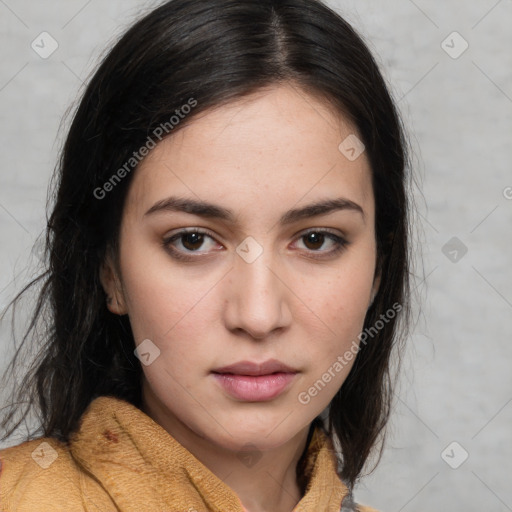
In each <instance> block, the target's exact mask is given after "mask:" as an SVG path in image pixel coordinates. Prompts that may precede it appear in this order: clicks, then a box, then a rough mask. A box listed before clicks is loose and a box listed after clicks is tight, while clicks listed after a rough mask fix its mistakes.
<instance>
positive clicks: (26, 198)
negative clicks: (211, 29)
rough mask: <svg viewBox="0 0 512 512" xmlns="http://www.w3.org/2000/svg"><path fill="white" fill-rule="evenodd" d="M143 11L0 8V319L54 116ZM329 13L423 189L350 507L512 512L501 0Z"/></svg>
mask: <svg viewBox="0 0 512 512" xmlns="http://www.w3.org/2000/svg"><path fill="white" fill-rule="evenodd" d="M156 4H157V2H144V1H142V0H124V1H121V0H111V1H109V2H100V1H99V0H91V1H88V2H87V1H85V0H67V1H63V0H60V1H56V0H52V1H46V2H42V1H41V2H36V1H34V0H32V1H29V0H0V56H1V62H2V66H1V70H0V106H1V110H0V112H1V114H0V115H1V118H0V140H1V148H2V153H1V157H2V159H1V171H0V233H1V241H2V242H1V249H0V268H2V272H1V275H0V310H2V309H3V308H4V307H5V305H6V304H7V302H8V301H9V300H10V298H11V297H12V296H13V293H14V291H15V290H19V289H20V288H21V286H22V285H23V284H24V283H25V282H26V281H27V279H28V278H29V277H30V276H31V275H33V274H34V272H35V270H34V265H35V264H36V263H37V262H38V258H37V255H38V250H37V245H36V247H35V249H33V244H34V242H35V240H36V238H37V236H38V235H39V234H40V233H41V231H42V230H43V228H44V226H45V203H46V189H47V186H48V184H49V179H50V175H51V172H52V169H53V167H54V165H55V162H56V158H57V153H58V149H59V146H60V144H61V141H62V137H63V136H64V135H65V129H66V127H67V123H64V124H63V125H62V126H60V125H61V119H62V116H63V114H64V113H65V111H66V109H67V108H68V107H69V106H70V105H71V104H72V102H73V101H75V100H76V98H77V97H78V93H79V92H80V91H81V86H82V83H83V81H84V80H85V79H86V78H87V76H88V75H89V73H90V72H91V71H92V70H93V68H94V65H95V63H96V62H97V60H98V58H99V55H100V54H101V52H103V50H104V49H105V47H106V46H107V45H108V44H109V43H110V42H111V41H112V40H113V39H114V38H115V36H116V35H117V34H119V33H120V32H121V31H122V30H123V28H124V27H126V26H127V25H128V24H130V23H131V22H132V21H133V20H134V19H135V17H136V16H137V15H138V13H140V12H141V11H144V10H145V9H146V8H148V7H150V6H151V5H156ZM328 4H329V5H331V6H332V7H334V8H335V9H336V10H338V11H339V12H340V13H341V14H342V15H344V16H345V17H346V18H347V19H348V21H350V22H352V23H353V24H354V26H355V27H356V28H357V29H358V30H359V31H360V33H362V35H363V36H364V37H365V39H366V40H367V42H368V44H369V45H370V47H371V49H372V50H373V51H374V53H375V55H376V57H377V59H378V61H379V62H380V64H381V66H382V68H383V72H384V74H385V76H386V78H387V79H388V81H389V82H390V83H391V88H392V91H393V94H394V96H395V98H396V99H397V101H398V104H399V107H400V108H401V110H402V113H403V116H404V120H405V122H406V125H407V127H408V129H409V132H410V134H411V139H412V143H413V146H414V150H415V158H414V167H415V173H416V175H417V180H418V181H419V183H420V188H421V191H422V192H421V193H419V192H417V191H416V192H415V196H416V201H417V204H418V212H419V215H418V223H417V228H416V231H417V235H416V239H417V241H416V243H417V244H418V247H419V248H421V250H420V249H417V254H418V256H417V268H416V274H417V278H416V281H415V284H414V286H416V291H417V294H418V296H419V299H420V300H421V314H420V316H419V320H418V323H417V326H416V329H415V332H414V334H413V335H412V336H411V337H410V339H409V341H408V349H407V353H406V357H405V359H404V364H403V371H402V377H401V381H400V387H399V388H398V395H397V403H396V408H395V412H394V415H393V418H392V421H391V425H390V430H389V435H388V442H387V446H386V450H385V452H384V454H383V458H382V460H381V463H380V465H379V466H378V468H377V469H376V470H375V471H374V472H373V473H372V474H371V475H370V476H369V477H367V478H365V479H363V480H362V482H361V484H360V485H359V486H358V488H357V489H356V498H357V500H358V501H361V502H362V503H367V504H370V505H372V506H374V507H376V508H379V509H380V510H381V511H382V512H399V511H405V512H413V511H425V510H441V511H448V510H450V511H452V510H453V511H481V510H485V511H496V512H499V511H507V510H512V486H511V485H510V484H511V483H512V462H511V460H512V435H511V433H512V428H511V427H512V403H511V401H512V371H511V362H512V337H511V327H512V321H511V319H512V315H511V313H512V271H511V269H510V266H511V264H512V236H511V226H512V171H511V162H512V146H511V142H512V123H511V119H512V51H511V50H512V1H511V0H500V1H496V0H475V1H473V2H462V1H456V0H450V1H440V0H438V1H435V2H427V1H426V0H416V1H415V2H413V1H412V0H392V1H386V2H382V1H377V0H371V1H365V2H361V1H359V2H356V1H355V0H350V1H348V0H347V1H330V2H328ZM43 31H47V32H48V33H49V34H51V36H52V37H53V38H54V39H55V40H56V41H57V43H58V45H59V46H58V49H57V50H56V51H55V53H53V54H52V55H51V56H50V57H49V58H47V59H43V58H41V57H40V56H39V55H38V54H37V53H36V52H35V51H34V50H33V49H32V48H31V42H32V41H33V40H34V39H36V37H37V36H38V35H39V34H40V33H41V32H43ZM454 31H457V32H458V33H459V34H460V36H459V35H455V36H454V35H450V34H452V32H454ZM461 37H462V38H463V39H461ZM39 40H40V39H39ZM443 41H446V42H445V43H444V44H443ZM464 41H466V42H467V44H468V45H469V46H468V48H467V50H466V51H465V52H464V53H462V54H461V55H460V56H459V55H458V53H460V51H461V50H462V49H463V47H464V46H463V45H464ZM47 47H48V46H47ZM443 48H445V49H446V50H448V52H450V53H451V54H452V56H450V55H449V54H448V53H447V52H446V51H445V49H443ZM454 56H457V58H453V57H454ZM59 127H60V129H59ZM507 187H508V188H507ZM453 237H456V240H455V241H452V242H451V243H450V244H448V246H446V245H445V244H447V243H448V242H449V241H450V240H451V239H452V238H453ZM420 244H421V245H420ZM465 248H466V249H467V252H466V253H465V254H464V250H465ZM454 251H455V252H454ZM4 323H5V322H4ZM1 329H2V330H1V338H0V351H1V354H2V363H1V364H2V365H4V364H5V361H6V359H7V356H8V355H9V354H10V353H11V352H12V340H11V339H10V336H9V332H8V325H2V326H1ZM452 442H456V443H457V444H456V445H451V446H449V445H450V444H451V443H452ZM448 446H449V448H448V449H447V450H445V449H446V448H447V447H448ZM466 452H467V454H468V458H467V460H465V461H464V462H463V463H462V464H461V462H462V460H463V459H464V457H465V454H466ZM443 454H444V458H443ZM448 463H449V464H451V466H458V467H457V468H456V469H454V468H452V467H451V466H450V465H449V464H448ZM459 464H460V466H459Z"/></svg>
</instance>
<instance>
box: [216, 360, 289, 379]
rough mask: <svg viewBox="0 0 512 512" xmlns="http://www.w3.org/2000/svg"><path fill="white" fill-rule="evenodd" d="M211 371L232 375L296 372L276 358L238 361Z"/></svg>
mask: <svg viewBox="0 0 512 512" xmlns="http://www.w3.org/2000/svg"><path fill="white" fill-rule="evenodd" d="M213 373H231V374H233V375H255V376H258V375H270V374H272V373H297V370H295V369H293V368H290V367H289V366H287V365H285V364H284V363H281V361H278V360H277V359H269V360H268V361H265V362H263V363H253V362H251V361H240V362H238V363H234V364H230V365H229V366H223V367H222V368H218V369H216V370H213Z"/></svg>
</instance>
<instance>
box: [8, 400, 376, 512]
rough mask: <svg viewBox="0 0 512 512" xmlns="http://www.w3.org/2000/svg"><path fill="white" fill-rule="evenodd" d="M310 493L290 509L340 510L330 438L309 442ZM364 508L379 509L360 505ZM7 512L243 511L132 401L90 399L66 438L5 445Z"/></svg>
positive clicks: (316, 436) (317, 435)
mask: <svg viewBox="0 0 512 512" xmlns="http://www.w3.org/2000/svg"><path fill="white" fill-rule="evenodd" d="M307 461H308V464H307V466H308V467H310V468H312V469H311V471H310V474H309V476H308V484H307V489H306V493H305V495H304V496H303V497H302V499H301V500H300V501H299V503H298V504H297V505H296V506H295V508H294V509H293V512H339V511H340V509H341V503H342V500H343V499H344V497H345V496H347V494H348V489H347V487H346V486H345V485H344V484H343V482H342V481H341V480H340V479H339V478H338V476H337V474H336V470H335V468H336V461H335V458H334V455H333V451H332V445H331V443H330V440H329V438H328V437H327V436H326V435H325V434H324V433H323V432H322V431H321V430H320V429H316V430H315V432H314V433H313V436H312V438H311V442H310V443H309V445H308V448H307ZM357 510H360V511H361V512H372V511H373V512H376V511H375V510H373V509H371V508H368V507H362V506H358V509H357ZM0 511H2V512H111V511H112V512H113V511H121V512H244V508H243V506H242V503H241V501H240V499H239V498H238V496H237V495H236V493H235V492H234V491H233V490H232V489H231V488H230V487H228V486H227V485H226V484H225V483H224V482H223V481H222V480H221V479H220V478H218V477H217V476H215V475H214V474H213V473H212V472H211V471H210V470H209V469H208V468H207V467H206V466H204V465H203V464H202V463H201V462H200V461H199V460H198V459H196V458H195V457H194V456H193V455H192V454H191V453H190V452H189V451H188V450H187V449H185V448H184V447H183V446H182V445H181V444H180V443H178V442H177V441H176V440H175V439H174V438H173V437H172V436H171V435H169V433H168V432H167V431H166V430H165V429H164V428H163V427H161V426H160V425H159V424H157V423H156V422H154V421H153V420H152V419H151V418H150V417H149V416H148V415H146V414H145V413H144V412H143V411H141V410H140V409H138V408H137V407H135V406H133V405H132V404H130V403H128V402H126V401H123V400H120V399H117V398H114V397H110V396H102V397H99V398H96V399H95V400H93V401H92V402H91V404H90V405H89V407H88V408H87V410H86V411H85V412H84V414H83V416H82V420H81V424H80V428H79V429H78V430H77V432H76V433H74V434H73V436H72V437H71V439H70V442H69V443H67V444H66V443H62V442H60V441H58V440H56V439H53V438H39V439H35V440H31V441H27V442H25V443H22V444H19V445H17V446H13V447H10V448H7V449H4V450H0Z"/></svg>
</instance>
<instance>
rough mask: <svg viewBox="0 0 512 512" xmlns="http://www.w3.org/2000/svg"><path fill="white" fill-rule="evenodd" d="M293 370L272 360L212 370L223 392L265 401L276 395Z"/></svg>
mask: <svg viewBox="0 0 512 512" xmlns="http://www.w3.org/2000/svg"><path fill="white" fill-rule="evenodd" d="M297 373H298V371H297V370H295V369H293V368H291V367H289V366H287V365H285V364H284V363H281V362H280V361H277V360H275V359H270V360H268V361H265V362H263V363H255V362H251V361H240V362H238V363H234V364H231V365H229V366H224V367H222V368H217V369H216V370H214V371H213V372H212V374H213V377H214V378H215V380H216V381H217V382H218V383H219V384H220V386H221V387H222V389H223V390H224V391H226V392H227V393H228V394H229V395H230V396H231V397H232V398H235V399H237V400H241V401H245V402H266V401H269V400H272V399H274V398H276V397H278V396H279V395H280V394H282V393H283V392H284V391H285V390H286V389H287V388H288V387H289V385H290V383H291V382H292V381H293V379H294V378H295V376H296V374H297Z"/></svg>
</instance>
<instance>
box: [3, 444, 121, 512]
mask: <svg viewBox="0 0 512 512" xmlns="http://www.w3.org/2000/svg"><path fill="white" fill-rule="evenodd" d="M84 496H86V497H87V498H89V499H91V501H93V502H94V503H95V504H96V505H97V506H99V507H100V509H101V510H108V509H112V508H113V507H112V502H111V501H110V499H108V496H107V495H106V494H105V492H104V491H103V490H102V488H101V486H100V485H99V484H97V483H96V482H95V481H93V480H92V479H91V478H90V477H89V476H88V475H86V474H85V473H84V472H83V471H82V470H81V468H80V467H79V466H78V465H77V463H76V462H75V460H74V459H73V457H72V456H71V453H70V451H69V449H68V447H67V445H66V444H65V443H62V442H60V441H58V440H57V439H53V438H49V437H46V438H39V439H33V440H31V441H26V442H24V443H21V444H18V445H16V446H12V447H10V448H5V449H3V450H0V510H1V511H2V512H11V511H16V512H25V511H27V512H29V511H30V512H33V511H34V510H45V511H55V512H56V511H64V510H73V511H77V512H79V511H82V510H86V509H88V507H87V501H88V499H86V498H84Z"/></svg>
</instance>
